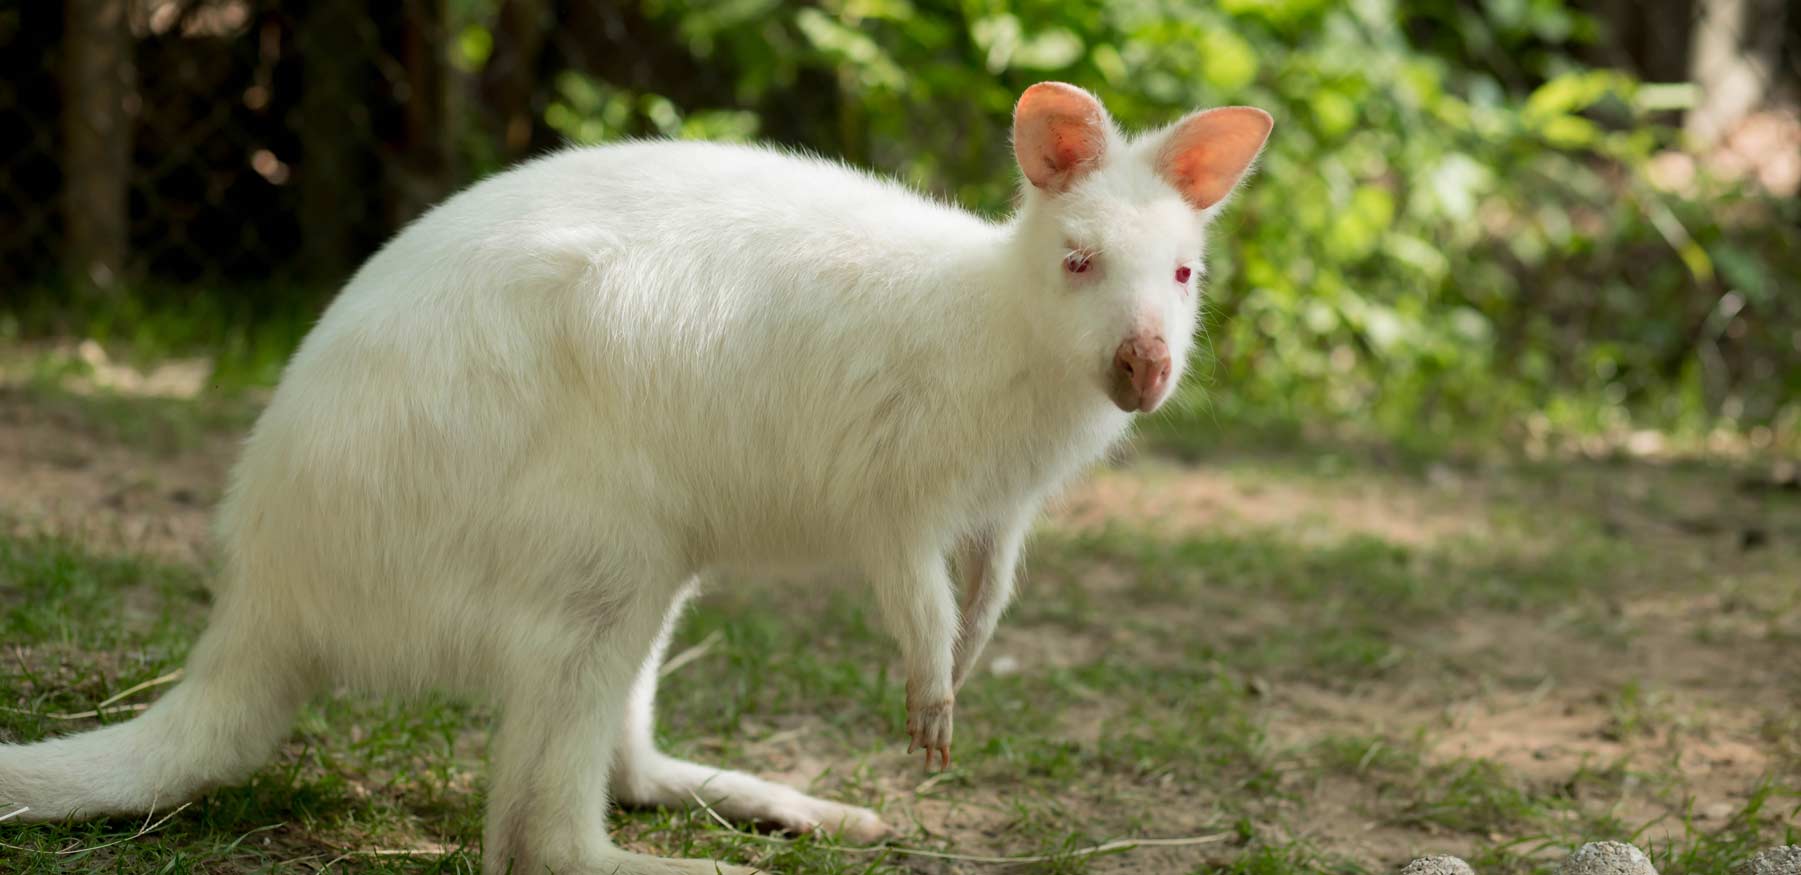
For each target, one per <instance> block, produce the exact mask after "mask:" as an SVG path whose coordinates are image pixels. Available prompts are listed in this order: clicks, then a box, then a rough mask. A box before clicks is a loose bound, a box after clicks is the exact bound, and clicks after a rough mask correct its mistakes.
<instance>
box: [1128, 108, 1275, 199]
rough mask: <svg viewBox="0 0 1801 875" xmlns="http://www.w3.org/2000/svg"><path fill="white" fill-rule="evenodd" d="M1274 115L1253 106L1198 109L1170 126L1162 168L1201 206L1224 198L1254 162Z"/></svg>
mask: <svg viewBox="0 0 1801 875" xmlns="http://www.w3.org/2000/svg"><path fill="white" fill-rule="evenodd" d="M1274 126H1275V120H1274V119H1272V118H1270V115H1269V113H1267V112H1264V111H1263V110H1261V109H1255V108H1253V107H1249V106H1228V107H1223V108H1221V109H1210V110H1207V111H1206V112H1200V113H1195V114H1194V115H1191V116H1189V117H1188V118H1186V119H1184V120H1183V121H1182V123H1181V124H1179V125H1177V126H1176V129H1175V130H1174V131H1172V132H1170V135H1169V142H1168V143H1167V144H1166V145H1165V146H1164V147H1163V153H1162V155H1161V156H1160V157H1159V158H1158V160H1157V172H1158V173H1160V174H1162V175H1163V178H1164V179H1166V180H1168V181H1169V184H1170V185H1173V186H1175V188H1176V191H1179V192H1181V193H1182V198H1183V199H1184V200H1186V201H1188V203H1189V205H1190V206H1192V207H1194V208H1195V209H1197V210H1204V209H1206V208H1208V207H1210V206H1213V205H1214V204H1217V203H1219V202H1220V201H1222V200H1225V198H1226V195H1228V194H1231V193H1232V188H1233V187H1234V186H1236V185H1238V179H1239V177H1241V176H1243V175H1244V171H1245V168H1247V167H1250V166H1251V162H1252V161H1253V160H1255V159H1256V157H1257V153H1258V152H1260V151H1262V150H1263V143H1264V141H1265V140H1267V139H1269V132H1270V129H1271V128H1272V127H1274Z"/></svg>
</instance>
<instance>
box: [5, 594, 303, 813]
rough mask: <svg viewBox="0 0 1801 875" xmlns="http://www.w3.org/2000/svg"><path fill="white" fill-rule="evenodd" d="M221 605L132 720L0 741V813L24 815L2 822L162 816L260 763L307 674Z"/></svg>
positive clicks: (296, 703)
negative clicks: (171, 678)
mask: <svg viewBox="0 0 1801 875" xmlns="http://www.w3.org/2000/svg"><path fill="white" fill-rule="evenodd" d="M227 601H230V598H229V596H228V597H227ZM226 607H227V606H226V605H225V604H221V605H220V609H219V610H217V611H215V615H214V622H213V623H212V624H211V626H210V627H209V628H208V629H207V631H206V633H205V634H204V635H202V636H201V638H200V641H199V642H198V643H197V644H196V645H195V647H194V652H193V654H192V655H190V656H189V657H188V663H187V668H186V670H185V672H184V675H183V678H182V680H181V682H180V683H179V684H177V685H176V686H175V687H174V688H172V689H170V690H169V692H168V693H166V694H164V695H163V697H162V698H161V699H160V700H158V701H157V703H156V704H154V705H152V706H151V707H150V708H149V709H148V710H146V711H145V712H144V713H143V714H140V715H139V716H138V717H137V718H135V719H133V720H131V721H128V722H126V723H120V724H117V725H114V726H107V727H104V728H102V729H96V730H94V731H92V732H85V733H81V734H79V735H72V736H68V737H65V738H53V739H50V740H48V741H40V742H38V743H36V744H26V745H0V815H5V814H7V813H9V812H12V811H14V810H16V809H18V808H20V807H25V808H27V810H26V811H24V812H22V813H20V814H19V815H17V816H16V817H14V818H11V820H14V821H42V820H63V819H67V818H83V817H97V816H101V815H108V814H143V813H146V812H150V811H153V810H167V809H169V808H172V807H174V806H176V805H179V804H181V803H182V802H185V801H187V800H189V799H192V798H193V797H194V796H195V795H197V794H199V793H200V792H201V791H203V790H206V789H207V788H209V787H212V786H216V785H219V784H222V783H226V782H229V781H232V780H235V779H237V778H240V777H243V776H244V775H245V774H247V773H249V772H250V771H251V770H253V769H255V768H256V767H257V766H259V765H261V764H262V763H263V761H264V760H266V759H267V758H268V757H269V755H270V754H271V753H272V752H274V750H275V746H276V745H277V744H278V743H280V741H281V739H282V737H283V736H284V735H286V733H287V729H288V726H289V725H290V724H291V723H292V721H293V719H294V714H295V712H296V711H297V710H298V709H299V707H300V705H301V704H302V703H303V702H304V701H305V700H306V698H307V696H308V695H309V694H310V693H311V691H312V687H311V683H310V679H309V676H310V672H308V671H307V670H306V667H305V661H304V660H301V659H296V658H295V652H294V651H293V650H292V649H288V648H282V647H279V646H276V645H275V643H274V642H273V641H270V640H268V637H272V636H264V635H263V634H262V632H261V630H259V629H258V628H256V627H257V626H259V625H264V624H260V623H254V622H245V621H247V620H250V619H251V618H250V617H246V616H243V615H241V614H238V615H234V614H232V613H230V612H228V611H227V610H226ZM234 621H237V622H234Z"/></svg>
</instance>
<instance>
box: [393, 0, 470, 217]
mask: <svg viewBox="0 0 1801 875" xmlns="http://www.w3.org/2000/svg"><path fill="white" fill-rule="evenodd" d="M399 11H400V12H401V15H400V16H399V20H398V21H396V22H395V23H394V24H395V26H396V27H397V28H398V30H399V34H398V35H397V36H398V40H397V42H398V44H397V45H396V47H395V56H396V57H397V58H398V59H399V60H400V63H401V68H402V69H403V70H404V75H405V81H406V89H405V93H404V94H403V95H401V96H400V113H401V122H402V123H401V132H400V137H399V139H398V141H397V142H395V143H393V144H392V146H391V148H392V149H393V152H392V154H391V155H390V156H389V158H390V160H389V161H387V162H385V163H386V164H387V166H388V168H389V173H390V180H389V188H390V190H391V192H392V197H391V198H390V200H389V204H388V208H389V214H388V216H387V219H388V224H389V226H390V227H396V228H397V227H400V226H401V225H404V224H406V223H407V222H410V221H412V220H413V219H414V218H416V217H418V215H419V214H420V213H423V212H425V210H426V209H427V208H429V207H431V205H433V204H435V203H437V202H438V201H439V200H442V199H443V198H444V196H445V195H446V194H448V193H449V191H450V188H451V186H452V185H453V184H454V183H455V166H454V164H455V161H454V154H455V151H454V149H453V148H452V143H451V135H452V133H453V127H454V121H453V106H452V98H453V96H454V94H455V92H456V89H455V87H454V86H455V84H456V82H457V78H456V76H455V74H454V71H453V70H452V69H451V67H450V63H449V58H448V56H447V55H446V52H445V46H447V45H449V44H450V43H451V36H450V33H449V31H450V22H449V18H448V15H447V10H446V8H445V0H405V2H403V3H402V4H400V7H399Z"/></svg>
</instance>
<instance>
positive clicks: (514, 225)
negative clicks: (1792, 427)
mask: <svg viewBox="0 0 1801 875" xmlns="http://www.w3.org/2000/svg"><path fill="white" fill-rule="evenodd" d="M1105 134H1106V136H1107V137H1108V141H1109V148H1108V155H1107V159H1106V161H1105V162H1103V163H1102V164H1101V165H1100V166H1099V167H1098V168H1097V169H1095V170H1094V172H1092V173H1089V174H1088V175H1087V176H1085V177H1084V178H1083V179H1082V180H1081V181H1080V183H1079V184H1077V185H1076V186H1075V187H1073V188H1072V189H1070V190H1069V191H1067V192H1064V193H1061V194H1056V195H1052V194H1047V193H1044V192H1040V191H1038V190H1036V189H1033V188H1031V187H1030V186H1027V187H1025V190H1024V192H1023V195H1022V201H1021V204H1020V208H1019V211H1018V213H1017V214H1016V215H1015V216H1014V217H1013V218H1012V219H1011V220H1010V221H1008V222H1006V223H1002V224H996V223H991V222H988V221H984V220H982V219H979V218H976V217H974V216H971V215H969V214H967V213H965V212H962V211H959V210H957V209H954V208H951V207H948V206H945V205H942V204H938V203H933V202H931V201H929V200H926V199H923V198H921V197H919V196H917V195H916V194H914V193H912V192H909V191H907V190H905V189H904V188H902V187H900V186H898V185H895V184H893V183H889V182H884V181H881V180H878V179H874V178H871V177H869V176H867V175H864V174H862V173H859V172H856V171H853V170H850V169H846V168H844V167H842V166H839V165H835V164H831V163H827V162H824V161H820V160H815V159H810V158H803V157H796V156H792V155H787V154H782V153H780V152H776V151H772V150H768V149H759V148H746V147H738V146H724V145H708V144H701V143H675V142H639V143H630V144H624V145H616V146H608V147H601V148H589V149H574V150H569V151H564V152H560V153H557V154H554V155H551V156H549V157H546V158H544V159H541V160H537V161H533V162H531V163H529V164H526V165H524V166H521V167H518V168H516V169H513V170H511V171H509V172H507V173H503V174H501V175H499V176H496V177H493V178H491V179H488V180H486V181H484V182H482V183H480V184H478V185H476V186H474V187H473V188H471V189H469V190H468V191H466V192H464V193H462V194H459V195H457V196H456V197H454V198H452V199H451V200H449V201H448V202H447V203H445V204H443V205H442V206H440V207H438V208H437V209H435V210H433V211H432V212H430V213H429V214H428V215H426V216H425V217H423V218H422V219H420V220H419V221H417V222H415V223H414V224H413V225H412V226H411V227H409V228H407V229H406V230H404V231H403V232H402V233H401V234H400V235H398V236H397V237H396V238H395V239H394V240H393V241H392V242H391V243H390V244H389V245H388V246H387V247H386V248H384V249H383V250H382V251H381V252H379V253H378V254H376V255H375V256H374V257H373V258H372V259H371V260H370V261H369V262H368V264H367V265H365V266H364V267H363V269H362V270H361V271H360V272H359V273H358V274H357V275H356V277H355V278H354V279H352V281H351V282H350V284H349V285H348V286H347V287H346V288H345V289H344V291H343V293H342V294H341V295H340V296H339V297H338V299H337V300H336V301H335V302H334V303H333V304H332V305H331V307H330V308H329V309H328V310H327V311H326V313H325V315H324V317H323V318H322V319H321V321H320V322H319V324H318V326H317V327H316V328H315V329H314V330H313V331H312V333H311V334H310V335H309V336H308V337H307V339H306V341H305V343H304V344H302V346H301V348H300V350H299V352H298V353H297V354H296V355H295V357H294V359H293V361H292V362H291V364H290V365H289V367H288V370H287V373H286V375H285V376H284V378H283V380H282V382H281V385H280V387H279V388H278V389H277V390H276V392H275V395H274V398H273V401H272V402H271V404H270V405H269V407H268V409H267V410H266V411H265V412H264V413H263V415H262V418H261V419H260V420H259V421H258V423H257V425H256V428H255V430H254V432H253V433H252V434H251V436H250V438H249V440H248V442H247V444H246V446H245V448H244V454H243V458H242V460H241V461H240V463H239V464H238V466H237V468H236V469H235V471H234V473H233V476H232V479H231V485H230V488H229V492H228V494H227V496H226V499H225V501H224V504H223V506H222V508H221V509H220V513H219V517H218V519H219V526H218V535H219V539H220V542H221V544H222V547H223V556H224V568H223V574H222V576H221V579H220V581H219V583H218V586H217V588H218V593H217V603H216V606H215V608H214V616H213V618H212V622H211V624H210V626H209V628H208V630H207V632H206V633H205V635H204V636H203V637H202V639H201V641H200V643H199V644H198V646H197V647H196V649H195V652H194V654H193V656H192V658H191V660H190V662H189V665H188V670H187V677H186V679H185V680H184V681H183V682H182V683H181V684H180V685H179V686H177V687H176V688H175V689H173V690H172V691H171V692H170V693H169V694H167V695H166V696H164V697H163V699H162V700H161V701H159V702H158V703H157V704H156V705H155V706H154V707H152V708H151V709H150V710H148V711H147V712H145V713H144V714H143V715H142V716H140V717H138V718H137V719H135V720H133V721H131V722H129V723H125V724H121V725H117V726H111V727H107V728H104V729H101V730H98V731H95V732H91V733H88V734H85V735H77V736H73V737H68V738H61V739H55V740H50V741H44V742H40V743H37V744H32V745H27V746H12V747H0V805H3V804H12V805H15V806H16V805H29V806H31V810H30V812H29V813H28V814H27V815H25V817H24V818H23V819H38V820H44V819H60V818H67V817H76V816H91V815H101V814H128V813H141V812H143V811H145V810H148V809H150V808H152V807H156V808H165V809H166V808H168V807H170V806H171V805H172V804H174V803H177V802H178V801H181V800H184V799H186V798H189V797H191V796H193V795H194V794H196V793H198V792H200V791H202V790H203V789H205V788H206V787H208V786H211V785H216V784H218V783H221V782H226V781H230V780H233V779H236V778H238V777H240V776H242V775H243V774H245V773H246V772H247V771H249V770H251V769H253V768H254V767H255V766H256V765H257V764H259V763H260V762H261V761H262V760H263V759H264V758H265V757H266V756H267V755H268V754H269V753H270V752H271V750H272V749H273V748H274V746H275V745H276V744H277V743H278V741H279V740H280V738H281V737H282V735H283V733H284V732H285V731H286V727H287V725H288V721H289V720H290V719H291V716H292V714H293V712H294V711H295V709H296V708H298V707H299V705H300V704H301V703H302V702H303V701H304V700H305V699H306V698H307V696H308V695H310V694H311V693H312V692H313V691H315V690H317V689H318V688H320V686H321V685H323V684H325V683H327V682H333V683H348V684H351V685H355V686H358V687H362V688H368V689H375V690H382V691H395V692H400V693H410V692H415V691H418V690H421V689H424V688H427V687H434V688H435V687H449V688H453V689H460V690H465V691H469V692H473V693H476V694H480V695H484V696H489V697H492V698H493V699H494V700H496V701H497V702H498V703H499V704H500V705H501V707H502V714H503V717H502V721H501V724H500V726H499V729H498V732H497V735H496V738H495V741H494V745H493V754H492V759H493V766H492V768H493V776H492V780H491V786H492V788H493V789H492V791H491V795H490V799H489V813H488V821H487V832H486V836H485V848H486V855H485V856H486V867H487V869H488V871H489V872H500V871H504V870H505V869H506V868H507V866H508V864H509V862H510V863H512V864H513V866H514V868H513V870H512V871H515V872H528V871H529V872H538V871H543V870H544V869H545V868H546V867H548V868H549V869H550V870H552V871H555V872H558V873H568V875H581V873H601V872H607V873H613V872H618V873H640V872H644V873H648V872H695V873H698V872H712V871H714V869H713V864H712V863H708V862H702V861H680V860H659V859H656V858H650V857H643V856H640V855H634V854H627V853H625V852H623V851H620V850H618V849H615V848H614V847H613V846H612V845H611V844H610V843H609V841H608V839H607V835H606V828H605V819H606V818H605V815H606V810H607V807H608V804H609V801H610V797H609V792H608V791H609V788H611V789H613V791H614V792H615V793H616V794H618V795H619V796H620V797H622V798H623V799H624V800H625V801H631V802H640V803H646V804H665V805H684V804H687V803H688V801H689V796H690V794H691V793H700V794H701V795H703V796H707V797H710V801H712V802H713V803H714V804H715V805H716V806H718V807H720V808H721V810H723V811H725V812H726V813H727V814H728V815H730V816H734V817H739V818H747V819H761V820H769V821H774V822H776V823H779V824H782V825H784V826H788V827H790V828H795V829H808V828H812V827H815V826H823V827H826V828H829V829H842V830H845V831H846V832H847V833H848V834H849V835H851V836H852V837H854V838H857V839H869V838H873V837H876V836H878V835H880V834H881V833H882V831H883V829H884V828H883V827H882V825H881V823H880V821H878V820H877V819H876V817H875V815H873V814H872V813H870V812H868V811H865V810H863V809H857V808H851V807H848V806H842V805H838V804H835V803H830V802H825V801H823V800H817V799H813V798H811V797H807V796H804V795H802V794H800V793H798V792H796V791H793V790H789V789H787V788H784V787H779V786H776V785H773V784H769V783H767V782H764V781H761V780H759V779H757V778H753V777H751V776H749V775H743V774H739V773H734V772H720V771H717V770H714V769H709V768H706V767H703V766H697V765H694V764H692V763H684V762H680V761H677V760H673V759H670V758H669V757H667V756H665V755H663V754H661V753H659V752H657V751H656V750H655V748H654V746H653V745H652V741H651V732H650V720H651V718H650V710H651V702H652V699H653V697H654V693H655V677H656V670H655V669H656V666H657V664H658V660H659V658H660V653H661V650H662V647H663V645H664V644H665V643H666V642H667V638H668V634H669V632H668V630H669V628H670V626H671V625H672V624H673V622H674V620H675V616H676V614H677V613H678V612H679V606H680V604H681V602H682V601H683V600H684V599H685V598H686V595H687V593H689V592H690V591H691V590H692V588H693V585H694V581H696V580H697V579H704V578H707V577H708V576H709V575H711V574H712V573H713V572H716V571H719V570H722V569H739V568H751V569H757V568H789V567H795V566H813V565H820V564H826V565H832V566H839V567H845V568H850V569H856V570H860V571H861V572H863V573H864V574H866V575H867V576H868V577H869V579H870V580H871V581H872V583H873V584H874V586H875V591H876V596H877V601H878V603H879V605H880V609H881V611H882V614H883V616H884V618H885V620H886V622H887V623H888V625H889V626H890V628H891V629H892V631H893V632H894V634H895V636H896V638H897V639H898V640H899V643H900V645H901V651H902V654H903V659H904V661H905V664H906V668H907V673H908V687H909V691H910V694H911V695H910V697H909V704H910V707H911V708H912V709H913V716H914V718H915V719H914V720H913V721H912V723H913V724H915V728H914V732H915V738H916V740H917V741H919V742H920V743H921V744H926V745H928V746H933V747H941V748H943V749H944V750H945V751H946V752H947V751H948V746H949V742H950V707H951V706H950V702H951V700H952V697H953V691H954V688H955V686H956V685H958V684H960V683H961V682H962V680H963V678H964V677H965V676H966V675H967V673H968V671H969V669H970V667H971V665H973V664H974V662H975V660H976V658H977V657H978V656H979V654H980V652H981V649H982V646H983V644H984V643H985V642H986V641H987V639H988V636H989V635H990V634H991V633H992V631H993V628H994V623H995V621H996V620H997V619H998V618H999V616H1000V613H1001V612H1002V610H1003V609H1004V608H1005V606H1006V603H1007V600H1008V598H1009V596H1010V592H1011V585H1012V578H1013V574H1014V567H1015V561H1016V557H1017V554H1018V551H1019V549H1020V545H1021V542H1022V541H1023V538H1024V533H1025V531H1026V529H1027V528H1028V527H1029V525H1030V522H1031V520H1032V518H1033V516H1034V515H1035V513H1036V512H1037V509H1038V507H1039V505H1040V503H1041V501H1042V500H1043V499H1044V497H1045V496H1046V494H1047V493H1048V492H1050V491H1052V490H1054V489H1055V488H1057V487H1058V486H1059V484H1061V483H1063V482H1065V481H1066V480H1067V479H1068V478H1069V477H1070V476H1071V475H1072V474H1074V473H1076V472H1077V471H1078V470H1079V469H1080V468H1081V467H1082V466H1083V465H1085V464H1087V463H1089V462H1091V461H1093V460H1095V459H1096V458H1098V457H1099V456H1101V455H1102V453H1103V452H1104V451H1105V450H1106V449H1107V447H1108V446H1109V445H1110V444H1112V443H1113V442H1115V441H1116V440H1117V439H1118V438H1120V437H1121V436H1122V434H1124V432H1125V431H1126V429H1127V426H1128V424H1129V421H1130V416H1129V415H1128V414H1126V413H1122V412H1121V411H1120V410H1119V409H1118V408H1117V407H1116V406H1115V405H1114V404H1113V403H1111V402H1110V401H1109V400H1108V397H1107V395H1106V392H1105V386H1106V382H1107V380H1108V379H1109V375H1110V369H1111V368H1112V367H1113V355H1114V350H1115V349H1116V348H1117V347H1118V346H1119V344H1120V342H1121V340H1122V339H1123V338H1125V337H1127V336H1129V335H1130V334H1132V333H1133V332H1135V331H1143V330H1151V331H1155V332H1157V333H1160V334H1162V335H1163V336H1164V337H1166V338H1168V342H1169V344H1170V347H1171V350H1172V353H1173V355H1174V359H1175V361H1176V363H1177V367H1178V369H1179V368H1180V363H1181V362H1182V361H1183V360H1184V359H1185V358H1186V357H1187V353H1188V352H1189V347H1190V343H1191V336H1192V334H1193V330H1194V326H1195V312H1196V304H1195V299H1196V298H1197V297H1198V294H1197V293H1194V292H1192V291H1186V292H1185V290H1183V289H1181V288H1180V287H1178V286H1176V285H1175V284H1174V282H1173V280H1172V279H1171V278H1170V276H1171V271H1172V269H1173V268H1174V267H1175V266H1176V265H1177V264H1178V263H1186V264H1189V265H1191V266H1198V263H1199V261H1200V258H1201V250H1202V245H1203V228H1204V225H1205V221H1206V219H1207V218H1209V217H1210V215H1211V213H1212V212H1213V211H1212V210H1209V211H1207V212H1206V213H1205V214H1203V213H1197V212H1195V211H1193V210H1192V209H1190V208H1189V207H1188V206H1187V205H1186V204H1185V203H1184V202H1183V201H1182V199H1181V198H1180V196H1179V195H1178V194H1177V192H1176V191H1175V190H1174V189H1172V188H1171V187H1170V185H1169V184H1168V183H1166V182H1165V181H1164V180H1163V179H1161V178H1160V177H1159V176H1158V174H1157V172H1156V170H1155V166H1154V164H1155V160H1156V154H1157V149H1158V148H1159V146H1160V145H1161V144H1162V142H1163V140H1162V137H1163V134H1161V133H1159V134H1154V135H1151V136H1149V137H1145V138H1143V139H1140V140H1137V141H1128V140H1126V139H1125V138H1123V137H1122V136H1121V135H1120V134H1118V133H1117V132H1116V131H1114V130H1113V128H1112V126H1111V123H1110V122H1109V123H1107V129H1106V132H1105ZM1071 243H1074V244H1076V245H1079V246H1082V247H1085V248H1087V249H1089V250H1091V251H1094V252H1097V253H1099V258H1100V259H1101V260H1100V261H1099V262H1097V266H1098V268H1099V269H1098V270H1097V271H1095V272H1093V273H1092V274H1089V275H1084V276H1082V277H1080V278H1074V277H1071V276H1069V275H1067V274H1065V273H1064V271H1063V267H1062V264H1063V258H1064V255H1065V254H1066V253H1067V252H1068V247H1069V245H1070V244H1071ZM1072 279H1080V282H1072ZM1177 376H1178V377H1179V371H1178V374H1177ZM1174 382H1175V380H1174V379H1172V380H1171V384H1172V385H1173V383H1174ZM948 557H955V558H956V560H957V564H959V565H960V566H961V567H962V569H963V571H962V572H961V577H962V578H963V582H964V585H965V591H964V592H963V594H962V596H961V602H962V610H961V611H960V609H959V596H958V594H957V593H956V592H954V585H953V580H952V574H951V570H950V568H949V567H948V564H947V558H948ZM797 597H801V596H797Z"/></svg>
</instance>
